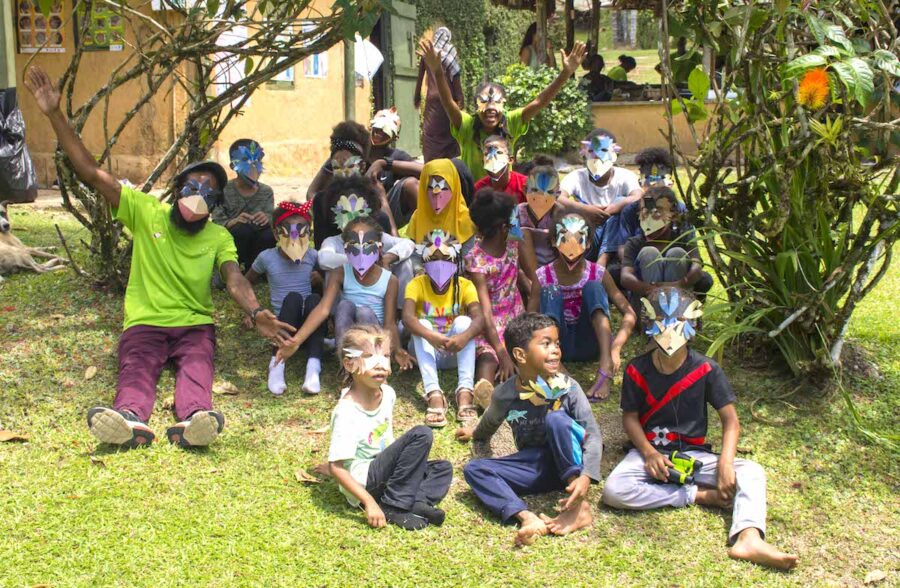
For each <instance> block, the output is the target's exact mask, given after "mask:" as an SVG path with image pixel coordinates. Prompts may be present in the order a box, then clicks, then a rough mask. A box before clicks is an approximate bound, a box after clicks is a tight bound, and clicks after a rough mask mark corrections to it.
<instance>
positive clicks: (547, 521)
mask: <svg viewBox="0 0 900 588" xmlns="http://www.w3.org/2000/svg"><path fill="white" fill-rule="evenodd" d="M506 348H507V349H508V350H509V354H510V355H511V356H512V357H513V360H514V361H515V362H516V367H517V368H518V370H519V375H518V376H517V377H512V378H510V379H508V380H506V382H504V383H503V384H502V385H500V386H499V387H498V388H497V389H496V390H495V391H494V396H493V398H492V399H491V405H490V407H489V408H488V409H487V411H486V412H485V413H484V416H482V418H481V420H480V421H479V422H478V426H477V427H476V428H474V429H472V428H471V427H468V428H466V427H464V428H460V429H458V430H457V431H456V437H457V439H459V440H461V441H468V440H470V439H473V440H475V441H479V442H488V441H490V439H491V436H493V434H494V433H495V432H496V431H497V429H498V428H499V427H500V425H501V424H503V421H504V420H505V421H506V422H508V423H509V426H510V427H511V428H512V432H513V437H514V438H515V441H516V448H517V449H518V451H517V452H516V453H513V454H512V455H508V456H506V457H499V458H492V459H475V460H472V461H470V462H469V463H468V464H466V466H465V467H464V468H463V475H464V476H465V478H466V482H468V484H469V486H470V487H471V488H472V492H474V493H475V496H477V497H478V499H479V500H480V501H481V502H482V503H483V504H484V505H485V506H486V507H487V508H488V509H489V510H490V511H491V512H493V513H494V514H495V515H497V516H499V517H500V518H501V519H502V520H503V522H508V521H510V520H512V519H513V518H516V519H518V520H519V524H520V526H519V531H518V532H517V533H516V544H517V545H528V544H531V543H533V542H534V541H535V539H536V538H537V537H539V536H541V535H546V534H547V532H548V531H549V532H550V533H553V534H555V535H565V534H567V533H571V532H572V531H576V530H578V529H581V528H583V527H587V526H588V525H590V524H591V522H592V521H593V515H592V514H591V507H590V505H589V504H588V502H587V500H585V498H586V495H587V491H588V487H589V486H590V483H591V482H595V483H596V482H599V481H600V458H601V457H602V454H603V439H602V437H601V435H600V428H599V427H598V426H597V421H595V420H594V415H593V413H591V408H590V405H588V403H587V399H586V398H585V396H584V393H583V392H582V391H581V387H580V386H579V385H578V382H576V381H575V380H573V379H571V378H569V377H568V376H566V375H565V374H563V373H561V371H560V368H561V367H562V364H561V363H560V346H559V331H558V329H557V328H556V323H554V322H553V320H552V319H551V318H549V317H547V316H544V315H540V314H536V313H533V312H529V313H526V314H523V315H519V316H517V317H516V318H514V319H513V320H512V321H510V323H509V325H507V327H506ZM558 490H565V491H566V492H567V493H568V494H569V496H568V497H567V498H564V499H562V500H560V501H559V504H560V511H561V512H560V514H559V515H558V516H557V517H556V518H553V519H551V518H549V517H547V516H545V515H543V514H542V515H541V516H540V517H539V516H537V515H536V514H535V513H533V512H532V511H530V510H528V505H527V504H525V502H524V501H523V500H522V499H521V498H520V497H519V496H520V495H527V494H543V493H546V492H553V491H558Z"/></svg>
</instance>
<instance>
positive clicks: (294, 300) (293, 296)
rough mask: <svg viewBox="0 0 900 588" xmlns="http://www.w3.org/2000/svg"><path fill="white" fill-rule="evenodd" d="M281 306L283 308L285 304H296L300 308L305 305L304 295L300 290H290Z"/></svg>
mask: <svg viewBox="0 0 900 588" xmlns="http://www.w3.org/2000/svg"><path fill="white" fill-rule="evenodd" d="M281 306H282V308H283V307H285V306H295V307H298V308H299V307H301V306H303V296H301V295H300V293H299V292H288V294H287V296H285V297H284V300H283V301H282V303H281Z"/></svg>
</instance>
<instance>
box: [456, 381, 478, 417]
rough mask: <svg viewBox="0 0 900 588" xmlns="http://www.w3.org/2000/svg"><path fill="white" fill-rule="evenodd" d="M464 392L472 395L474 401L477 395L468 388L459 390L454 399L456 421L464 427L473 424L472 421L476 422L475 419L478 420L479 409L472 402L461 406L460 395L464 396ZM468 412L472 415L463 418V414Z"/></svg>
mask: <svg viewBox="0 0 900 588" xmlns="http://www.w3.org/2000/svg"><path fill="white" fill-rule="evenodd" d="M463 392H468V393H469V394H471V395H472V398H473V400H474V398H475V395H474V393H473V392H472V391H471V390H469V389H468V388H460V389H459V390H457V391H456V395H455V398H454V400H456V420H458V421H459V422H460V423H462V424H463V425H468V424H469V423H471V422H472V421H474V420H475V419H477V418H478V407H477V406H475V405H474V404H472V403H471V402H469V403H468V404H460V403H459V395H460V394H462V393H463ZM466 412H468V413H470V415H469V416H462V415H463V413H466Z"/></svg>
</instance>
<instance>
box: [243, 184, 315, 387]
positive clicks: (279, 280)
mask: <svg viewBox="0 0 900 588" xmlns="http://www.w3.org/2000/svg"><path fill="white" fill-rule="evenodd" d="M310 207H311V203H309V202H306V203H304V204H299V203H296V202H282V203H280V204H279V205H278V207H277V208H276V209H275V210H274V211H273V213H272V231H273V233H274V234H275V239H276V243H277V246H276V247H273V248H271V249H266V250H265V251H263V252H261V253H260V254H259V255H258V256H257V257H256V259H255V260H254V261H253V265H252V266H251V267H250V269H249V270H247V274H246V276H245V277H246V278H247V281H249V282H250V283H251V284H255V283H256V282H257V281H258V280H259V277H260V276H263V275H265V276H267V277H268V281H269V296H270V299H271V302H272V309H273V310H274V311H275V312H276V313H278V316H279V317H281V318H280V319H279V320H281V321H284V322H286V323H288V324H290V325H292V326H294V327H299V326H300V325H303V324H305V323H306V322H307V321H308V320H309V316H310V314H311V313H312V311H313V309H314V308H316V307H317V306H318V305H319V302H320V297H319V295H318V294H316V293H314V292H313V291H312V287H313V283H314V282H315V281H316V280H320V277H319V275H318V273H317V272H316V267H317V259H318V253H317V252H316V250H315V249H313V248H312V247H310V243H309V241H310V236H309V233H310V229H309V221H310V212H309V211H310ZM247 322H249V318H248V319H247ZM245 326H249V324H245ZM324 338H325V328H324V325H323V326H320V327H318V328H315V329H312V330H311V331H310V334H309V336H308V337H306V338H305V347H306V350H307V360H306V376H305V377H304V379H303V388H302V390H303V391H304V392H306V393H307V394H318V393H319V390H320V384H319V373H320V372H321V371H322V362H321V360H322V342H323V340H324ZM277 351H278V350H277V348H276V349H274V350H273V351H272V359H271V360H269V378H268V386H269V392H271V393H272V394H276V395H280V394H283V393H284V391H285V390H286V389H287V384H285V381H284V369H285V365H284V363H283V362H279V361H278V360H277V359H276V352H277Z"/></svg>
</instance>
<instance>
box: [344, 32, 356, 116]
mask: <svg viewBox="0 0 900 588" xmlns="http://www.w3.org/2000/svg"><path fill="white" fill-rule="evenodd" d="M355 46H356V42H355V41H354V40H353V39H344V120H354V119H355V118H356V67H355V63H354V61H355V59H354V57H355V52H354V49H355Z"/></svg>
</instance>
